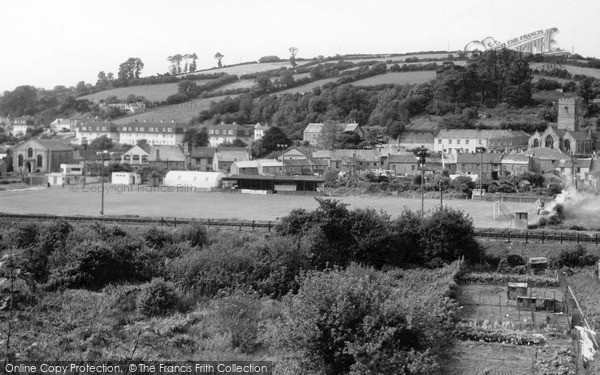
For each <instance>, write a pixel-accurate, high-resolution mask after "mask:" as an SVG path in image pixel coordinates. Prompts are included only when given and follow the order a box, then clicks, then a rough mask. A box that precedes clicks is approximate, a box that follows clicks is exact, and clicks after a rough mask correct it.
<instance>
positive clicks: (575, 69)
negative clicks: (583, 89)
mask: <svg viewBox="0 0 600 375" xmlns="http://www.w3.org/2000/svg"><path fill="white" fill-rule="evenodd" d="M540 65H544V64H542V63H534V64H529V66H530V67H531V69H536V68H538V67H539V66H540ZM562 69H566V70H567V71H568V72H569V73H571V74H573V75H575V74H585V75H586V76H589V77H594V78H598V79H600V69H592V68H582V67H579V66H570V65H563V66H562ZM548 79H555V78H554V77H548Z"/></svg>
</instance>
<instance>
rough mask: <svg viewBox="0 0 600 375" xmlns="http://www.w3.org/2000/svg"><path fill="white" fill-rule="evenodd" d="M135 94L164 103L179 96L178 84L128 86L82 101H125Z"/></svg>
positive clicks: (199, 81) (98, 93)
mask: <svg viewBox="0 0 600 375" xmlns="http://www.w3.org/2000/svg"><path fill="white" fill-rule="evenodd" d="M194 82H196V84H197V85H202V84H205V83H207V82H210V80H209V79H202V80H198V81H194ZM130 94H133V95H135V96H143V97H144V98H146V99H147V100H149V101H151V102H154V101H158V102H160V101H164V100H166V99H167V97H168V96H169V95H173V94H177V83H162V84H158V85H139V86H128V87H118V88H115V89H111V90H105V91H100V92H97V93H94V94H91V95H85V96H82V97H81V98H80V99H87V100H91V101H93V102H98V101H100V100H104V99H106V98H107V97H109V96H116V97H117V99H119V100H125V98H127V96H128V95H130Z"/></svg>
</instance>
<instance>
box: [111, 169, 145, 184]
mask: <svg viewBox="0 0 600 375" xmlns="http://www.w3.org/2000/svg"><path fill="white" fill-rule="evenodd" d="M110 181H111V182H112V183H113V184H118V185H139V184H141V183H142V176H140V174H139V173H135V172H113V173H112V175H111V177H110Z"/></svg>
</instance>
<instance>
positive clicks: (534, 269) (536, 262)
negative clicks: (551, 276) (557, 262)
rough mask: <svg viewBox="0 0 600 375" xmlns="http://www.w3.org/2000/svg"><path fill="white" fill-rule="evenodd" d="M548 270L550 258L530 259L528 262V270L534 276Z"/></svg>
mask: <svg viewBox="0 0 600 375" xmlns="http://www.w3.org/2000/svg"><path fill="white" fill-rule="evenodd" d="M547 268H548V258H546V257H535V258H529V260H528V261H527V269H528V270H529V272H530V273H531V274H532V275H537V274H539V273H544V271H546V269H547Z"/></svg>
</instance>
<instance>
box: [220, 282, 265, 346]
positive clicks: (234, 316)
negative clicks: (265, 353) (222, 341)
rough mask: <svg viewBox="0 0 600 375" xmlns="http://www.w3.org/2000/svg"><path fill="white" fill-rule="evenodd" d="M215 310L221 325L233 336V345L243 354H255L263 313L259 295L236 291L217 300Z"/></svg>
mask: <svg viewBox="0 0 600 375" xmlns="http://www.w3.org/2000/svg"><path fill="white" fill-rule="evenodd" d="M215 310H216V312H215V313H216V318H217V321H218V322H219V325H220V326H221V328H222V329H224V330H225V331H227V332H228V333H229V334H230V335H231V345H232V346H233V347H234V348H238V349H240V351H242V352H243V353H253V352H254V351H255V349H256V347H257V339H258V333H259V329H258V327H259V318H260V311H261V303H260V300H259V299H258V297H257V295H256V294H254V293H247V292H243V291H240V290H236V291H235V292H233V293H232V294H231V295H226V296H221V297H220V298H219V299H217V301H216V302H215Z"/></svg>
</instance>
